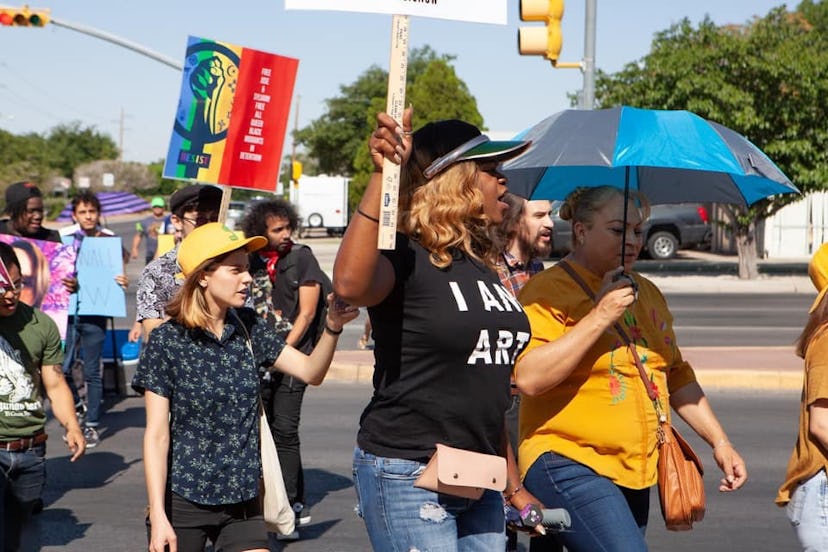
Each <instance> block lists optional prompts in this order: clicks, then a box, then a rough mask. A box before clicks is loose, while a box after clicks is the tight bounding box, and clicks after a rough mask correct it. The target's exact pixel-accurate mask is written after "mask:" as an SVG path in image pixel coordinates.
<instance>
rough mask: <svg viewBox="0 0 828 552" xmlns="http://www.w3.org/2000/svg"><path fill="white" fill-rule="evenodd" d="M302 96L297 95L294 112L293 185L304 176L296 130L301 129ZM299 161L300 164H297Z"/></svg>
mask: <svg viewBox="0 0 828 552" xmlns="http://www.w3.org/2000/svg"><path fill="white" fill-rule="evenodd" d="M300 101H302V96H300V95H299V94H297V95H296V109H295V110H294V112H293V140H292V141H291V149H290V183H291V184H292V185H293V187H294V188H295V187H297V186H299V177H300V176H302V164H301V163H299V162H298V161H296V132H297V131H298V130H299V102H300ZM297 163H298V164H297Z"/></svg>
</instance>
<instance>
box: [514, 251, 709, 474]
mask: <svg viewBox="0 0 828 552" xmlns="http://www.w3.org/2000/svg"><path fill="white" fill-rule="evenodd" d="M570 265H571V266H572V267H573V268H574V269H575V270H576V271H577V272H578V274H580V275H581V277H582V278H583V279H584V282H586V284H587V285H588V286H589V287H590V289H592V290H593V292H594V293H597V292H598V290H599V289H600V287H601V278H599V277H598V276H596V275H594V274H592V273H591V272H589V271H588V270H586V269H585V268H583V267H581V266H580V265H577V264H575V263H570ZM632 276H633V278H634V279H635V281H636V282H637V283H638V300H637V301H636V302H635V303H634V304H633V306H632V307H631V308H629V309H628V310H627V311H626V313H625V314H624V316H623V317H622V320H621V321H620V322H621V325H622V326H623V327H624V328H625V331H626V333H627V335H628V336H630V338H632V339H633V340H634V341H635V343H636V349H637V350H638V354H639V356H640V358H641V362H642V364H643V366H644V368H645V370H646V372H647V376H648V377H649V378H650V379H651V380H652V381H653V382H654V383H655V385H656V387H657V389H658V392H659V395H660V402H661V405H662V408H663V409H664V411H665V412H669V396H668V393H667V391H675V390H677V389H679V388H681V387H683V386H684V385H687V384H688V383H691V382H694V381H695V380H696V376H695V373H694V372H693V369H692V368H691V367H690V365H689V364H688V363H687V362H685V361H684V360H683V359H682V357H681V352H680V351H679V348H678V346H677V345H676V337H675V334H674V333H673V317H672V315H671V314H670V311H669V309H668V308H667V303H666V301H665V299H664V296H663V295H662V294H661V292H660V291H659V290H658V288H656V286H655V285H654V284H653V283H652V282H650V281H649V280H647V279H646V278H644V277H643V276H641V275H640V274H633V275H632ZM519 299H520V302H521V303H522V304H523V305H524V308H525V310H526V314H527V315H528V317H529V322H530V324H531V327H532V338H531V340H530V342H529V345H528V346H527V347H526V349H525V350H524V351H523V353H522V354H521V356H520V357H519V359H518V362H517V364H516V365H515V373H516V374H517V373H519V371H520V370H522V369H527V368H523V367H522V365H521V362H520V359H522V358H523V356H524V355H526V353H527V352H529V351H531V350H532V349H534V348H535V347H540V346H542V345H544V344H546V343H549V342H551V341H554V340H555V339H557V338H559V337H561V336H562V335H563V334H565V333H566V332H568V331H569V330H570V329H571V328H572V327H573V326H575V324H576V323H577V322H578V321H579V320H581V319H582V318H583V317H584V316H585V315H586V314H587V313H588V312H589V311H590V309H591V308H592V307H593V305H594V303H593V301H592V300H591V299H590V298H589V297H587V295H586V294H585V293H584V291H583V290H582V289H581V287H580V286H579V285H578V284H577V283H576V282H575V281H574V280H573V279H572V278H571V277H570V276H569V275H568V274H567V273H566V272H564V270H563V269H562V268H560V267H558V266H554V267H552V268H549V269H547V270H545V271H544V272H542V273H540V274H537V275H535V276H534V277H533V278H532V279H531V280H529V282H528V283H527V284H526V286H525V287H524V288H523V290H522V291H521V293H520V296H519ZM665 390H667V391H665ZM668 415H669V414H668ZM657 422H658V421H657V416H656V413H655V410H654V408H653V404H652V401H650V399H649V397H648V396H647V391H646V390H645V388H644V384H643V383H642V381H641V378H640V377H639V375H638V369H637V368H636V366H635V362H634V360H633V358H632V356H631V355H630V353H629V350H628V348H627V347H626V345H625V344H624V343H623V341H622V340H621V338H620V337H619V336H618V335H617V333H616V332H615V330H613V329H612V328H610V329H609V330H608V331H607V332H605V334H604V335H603V336H602V337H601V338H600V339H599V340H598V341H597V342H596V343H595V344H594V345H593V346H592V347H591V348H590V350H589V351H588V352H587V353H586V355H585V356H584V358H583V359H582V361H581V363H580V364H579V365H578V367H577V368H576V369H575V370H574V371H573V372H572V373H571V374H570V376H569V377H568V378H567V379H566V380H564V381H563V382H561V383H560V384H559V385H558V386H556V387H555V388H553V389H551V390H549V391H547V392H546V393H544V394H543V395H540V396H537V397H527V396H524V397H523V398H522V400H521V405H520V446H519V453H518V462H519V466H520V471H521V477H524V476H525V475H526V472H527V471H528V470H529V468H530V467H531V466H532V464H533V463H534V462H535V460H537V459H538V457H540V456H541V455H542V454H543V453H545V452H549V451H551V452H555V453H558V454H560V455H562V456H566V457H567V458H569V459H571V460H574V461H576V462H580V463H581V464H584V465H586V466H589V467H590V468H592V469H593V470H595V471H596V472H597V473H599V474H601V475H603V476H605V477H608V478H609V479H610V480H612V481H613V482H615V483H616V484H618V485H620V486H622V487H627V488H630V489H643V488H645V487H649V486H652V485H654V484H655V483H656V461H657V459H658V452H657V450H656V429H657V426H658V423H657Z"/></svg>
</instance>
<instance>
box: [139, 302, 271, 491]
mask: <svg viewBox="0 0 828 552" xmlns="http://www.w3.org/2000/svg"><path fill="white" fill-rule="evenodd" d="M237 312H238V315H239V317H240V318H241V319H242V320H243V321H244V323H245V326H246V327H247V328H248V331H249V334H250V337H251V342H252V345H253V352H254V355H255V363H254V361H253V359H252V358H251V355H250V351H249V350H248V348H247V343H246V336H245V332H244V330H242V329H239V328H238V327H237V325H238V323H237V320H238V319H236V318H235V317H234V316H233V315H232V314H228V317H227V320H226V321H225V326H224V332H223V334H222V336H221V338H220V339H219V338H217V337H216V336H215V335H213V334H212V333H209V332H207V331H204V330H202V329H200V328H196V329H187V328H185V327H183V326H181V325H180V324H178V323H177V322H175V321H167V322H165V323H164V324H162V325H161V326H159V327H158V328H156V329H155V330H153V332H152V339H150V340H149V343H148V344H147V347H146V349H145V350H144V352H143V354H142V355H141V360H140V363H139V365H138V370H137V372H136V375H135V378H134V379H133V387H135V388H136V389H139V390H147V391H152V392H153V393H156V394H158V395H161V396H162V397H166V398H167V399H169V401H170V461H169V465H168V480H167V484H168V487H169V488H170V489H171V490H172V492H174V493H176V494H178V495H180V496H182V497H184V498H185V499H187V500H189V501H191V502H194V503H196V504H206V505H218V504H235V503H238V502H242V501H245V500H249V499H252V498H254V497H256V496H257V495H258V493H259V477H260V475H261V460H260V457H259V427H258V426H259V413H258V408H259V377H258V367H259V366H272V365H273V363H274V362H275V361H276V358H277V357H278V356H279V354H280V353H281V352H282V349H283V348H284V346H285V342H284V340H283V339H282V338H281V337H279V336H277V335H276V334H275V333H274V332H273V330H272V328H269V327H268V325H267V323H266V322H265V321H264V320H263V319H261V318H259V317H258V316H256V315H255V313H254V312H253V311H252V310H251V309H239V310H238V311H237Z"/></svg>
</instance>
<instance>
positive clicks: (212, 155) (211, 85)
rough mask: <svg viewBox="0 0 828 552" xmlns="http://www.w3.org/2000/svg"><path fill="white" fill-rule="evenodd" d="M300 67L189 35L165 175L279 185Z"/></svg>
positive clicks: (295, 62)
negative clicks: (292, 102) (294, 87)
mask: <svg viewBox="0 0 828 552" xmlns="http://www.w3.org/2000/svg"><path fill="white" fill-rule="evenodd" d="M298 66H299V60H298V59H294V58H288V57H284V56H278V55H275V54H269V53H267V52H261V51H259V50H252V49H250V48H243V47H241V46H237V45H235V44H229V43H227V42H218V41H215V40H209V39H206V38H199V37H194V36H191V37H189V38H188V40H187V54H186V57H185V60H184V70H183V71H182V82H181V94H180V96H179V100H178V109H177V110H176V114H175V122H174V124H173V133H172V139H171V140H170V148H169V150H168V152H167V159H166V162H165V163H164V176H165V177H167V178H181V179H187V180H197V181H198V182H201V183H207V184H223V185H227V186H235V187H239V188H252V189H256V190H263V191H269V192H272V191H274V190H275V189H276V181H277V179H278V177H279V167H280V165H281V161H282V145H283V143H284V140H285V131H286V129H287V123H288V116H289V115H290V102H291V99H292V97H293V85H294V82H295V81H296V70H297V68H298Z"/></svg>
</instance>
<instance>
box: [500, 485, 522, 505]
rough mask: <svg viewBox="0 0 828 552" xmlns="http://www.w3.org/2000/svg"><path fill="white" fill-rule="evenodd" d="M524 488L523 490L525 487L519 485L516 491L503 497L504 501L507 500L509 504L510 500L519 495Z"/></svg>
mask: <svg viewBox="0 0 828 552" xmlns="http://www.w3.org/2000/svg"><path fill="white" fill-rule="evenodd" d="M522 488H523V485H520V484H518V486H517V487H515V488H514V490H513V491H512V492H511V493H509V494H507V495H503V500H505V501H506V502H509V501H510V500H512V497H513V496H515V495H516V494H518V493H519V492H520V490H521V489H522Z"/></svg>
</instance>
